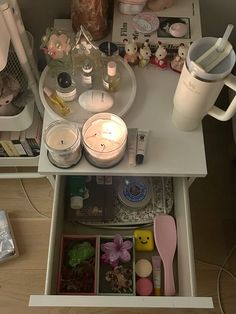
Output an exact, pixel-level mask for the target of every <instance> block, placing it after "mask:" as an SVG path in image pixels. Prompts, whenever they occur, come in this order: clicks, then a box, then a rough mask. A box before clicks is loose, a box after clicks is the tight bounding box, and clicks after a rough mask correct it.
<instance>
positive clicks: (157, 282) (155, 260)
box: [152, 255, 161, 295]
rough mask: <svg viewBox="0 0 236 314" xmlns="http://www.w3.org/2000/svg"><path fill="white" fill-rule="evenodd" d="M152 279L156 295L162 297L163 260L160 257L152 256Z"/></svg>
mask: <svg viewBox="0 0 236 314" xmlns="http://www.w3.org/2000/svg"><path fill="white" fill-rule="evenodd" d="M152 277H153V287H154V295H161V258H160V256H158V255H156V256H152Z"/></svg>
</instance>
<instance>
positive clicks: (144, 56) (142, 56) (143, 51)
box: [139, 40, 152, 68]
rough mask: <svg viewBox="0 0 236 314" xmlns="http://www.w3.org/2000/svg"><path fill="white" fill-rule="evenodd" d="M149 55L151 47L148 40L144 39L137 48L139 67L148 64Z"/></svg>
mask: <svg viewBox="0 0 236 314" xmlns="http://www.w3.org/2000/svg"><path fill="white" fill-rule="evenodd" d="M151 55H152V53H151V49H150V47H149V44H148V40H146V41H145V43H144V44H143V45H142V47H141V48H140V49H139V66H140V67H141V68H144V67H145V66H146V65H148V63H149V61H150V58H151Z"/></svg>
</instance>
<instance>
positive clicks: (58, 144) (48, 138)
mask: <svg viewBox="0 0 236 314" xmlns="http://www.w3.org/2000/svg"><path fill="white" fill-rule="evenodd" d="M43 139H44V143H45V146H46V148H47V150H48V158H49V160H50V162H51V163H52V164H53V165H54V166H56V167H58V168H70V167H72V166H74V165H76V164H77V163H78V162H79V161H80V158H81V155H82V148H81V145H80V144H81V135H80V130H79V128H78V126H77V125H76V124H75V123H71V122H68V121H62V120H58V121H54V122H52V123H51V124H49V126H48V127H47V128H46V129H45V131H44V135H43Z"/></svg>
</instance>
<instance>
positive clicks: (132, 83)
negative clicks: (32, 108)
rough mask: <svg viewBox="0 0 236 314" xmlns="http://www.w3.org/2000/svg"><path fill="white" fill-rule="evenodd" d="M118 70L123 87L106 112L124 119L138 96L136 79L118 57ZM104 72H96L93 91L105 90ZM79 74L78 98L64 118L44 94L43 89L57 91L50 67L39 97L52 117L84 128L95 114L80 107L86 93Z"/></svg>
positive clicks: (44, 72)
mask: <svg viewBox="0 0 236 314" xmlns="http://www.w3.org/2000/svg"><path fill="white" fill-rule="evenodd" d="M116 62H117V68H118V71H119V72H120V75H121V77H122V80H121V86H120V89H119V91H117V92H115V93H112V97H113V99H114V104H113V106H112V107H111V108H110V109H109V110H107V111H106V112H110V113H113V114H115V115H117V116H119V117H124V116H125V114H126V113H127V112H128V110H129V109H130V108H131V107H132V105H133V102H134V99H135V96H136V88H137V83H136V77H135V74H134V71H133V69H132V68H131V66H130V65H129V64H128V63H126V62H124V60H123V59H122V58H121V57H119V56H116ZM102 71H103V68H102V67H101V68H100V69H98V70H96V75H95V80H94V84H93V89H96V90H104V88H103V83H102ZM79 74H80V73H77V75H76V80H77V92H78V94H77V97H76V99H75V100H73V101H71V102H67V104H68V106H69V107H70V113H69V114H68V115H66V116H62V115H61V114H60V112H58V111H57V108H56V107H55V106H54V105H53V103H51V102H50V100H49V99H47V97H46V96H45V94H44V92H43V88H44V87H45V86H47V87H48V88H50V89H51V90H52V91H54V90H55V86H56V78H55V77H52V76H51V75H50V74H49V71H48V67H46V68H45V69H44V71H43V73H42V75H41V77H40V81H39V95H40V99H41V101H42V103H43V105H44V107H45V109H46V110H47V111H48V112H49V114H50V116H52V117H53V118H54V119H55V120H56V119H62V118H63V119H66V120H68V121H72V122H76V123H78V125H79V126H80V127H82V126H83V124H84V122H85V121H86V120H87V119H88V118H90V117H91V116H92V115H93V114H94V113H93V112H89V111H87V110H85V109H84V108H82V107H81V106H80V105H79V96H80V95H81V94H82V93H83V92H84V91H85V90H84V89H83V87H82V84H81V83H80V81H79V76H80V75H79Z"/></svg>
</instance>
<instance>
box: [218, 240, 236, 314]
mask: <svg viewBox="0 0 236 314" xmlns="http://www.w3.org/2000/svg"><path fill="white" fill-rule="evenodd" d="M235 248H236V245H234V246H233V247H232V248H231V250H230V252H229V254H228V255H227V256H226V258H225V260H224V262H223V264H222V266H221V268H220V270H219V273H218V276H217V297H218V302H219V306H220V311H221V313H222V314H225V312H224V309H223V305H222V302H221V296H220V278H221V274H222V271H223V268H224V266H225V264H226V263H227V262H228V260H229V259H230V257H231V256H232V254H233V252H234V250H235Z"/></svg>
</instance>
